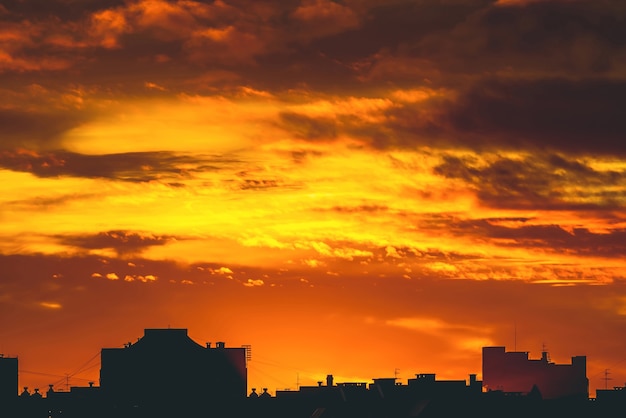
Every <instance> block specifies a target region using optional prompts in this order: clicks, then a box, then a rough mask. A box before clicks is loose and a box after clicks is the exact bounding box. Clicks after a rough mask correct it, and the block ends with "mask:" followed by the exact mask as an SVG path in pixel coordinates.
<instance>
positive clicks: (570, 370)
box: [483, 347, 589, 399]
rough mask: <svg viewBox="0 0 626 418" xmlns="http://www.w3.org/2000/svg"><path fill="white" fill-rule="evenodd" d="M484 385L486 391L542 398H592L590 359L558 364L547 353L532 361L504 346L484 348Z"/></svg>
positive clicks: (525, 355)
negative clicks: (589, 371)
mask: <svg viewBox="0 0 626 418" xmlns="http://www.w3.org/2000/svg"><path fill="white" fill-rule="evenodd" d="M483 385H484V386H485V388H486V389H487V390H498V391H502V392H506V393H519V394H524V395H528V394H530V393H533V394H535V395H540V396H541V397H542V398H543V399H559V398H584V399H587V398H588V397H589V380H588V379H587V358H586V357H585V356H575V357H572V363H571V364H555V363H553V362H551V361H550V360H549V358H548V353H547V352H546V351H543V352H542V355H541V359H537V360H531V359H529V358H528V352H526V351H513V352H506V351H505V347H483Z"/></svg>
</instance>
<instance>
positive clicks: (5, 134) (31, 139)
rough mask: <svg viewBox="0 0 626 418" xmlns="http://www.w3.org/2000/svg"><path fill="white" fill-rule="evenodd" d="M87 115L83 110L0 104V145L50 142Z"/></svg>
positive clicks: (39, 145) (55, 141) (49, 144)
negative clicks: (17, 107)
mask: <svg viewBox="0 0 626 418" xmlns="http://www.w3.org/2000/svg"><path fill="white" fill-rule="evenodd" d="M87 119H88V115H87V114H86V112H83V111H76V110H73V111H63V110H57V111H55V110H30V109H2V108H0V138H2V143H1V144H0V149H2V148H5V149H6V148H9V149H12V148H15V147H18V146H20V147H32V148H39V147H41V146H44V145H45V146H54V144H56V143H58V141H57V140H58V138H59V137H60V135H61V134H63V133H65V132H66V131H68V130H70V129H72V128H75V127H77V126H78V125H80V124H81V123H82V122H85V121H86V120H87Z"/></svg>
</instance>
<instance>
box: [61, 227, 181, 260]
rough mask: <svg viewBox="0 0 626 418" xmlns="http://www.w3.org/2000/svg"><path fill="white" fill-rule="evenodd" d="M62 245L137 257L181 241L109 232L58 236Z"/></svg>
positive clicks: (167, 237)
mask: <svg viewBox="0 0 626 418" xmlns="http://www.w3.org/2000/svg"><path fill="white" fill-rule="evenodd" d="M55 238H56V239H58V240H59V241H60V242H61V243H63V244H66V245H71V246H75V247H80V248H83V249H88V250H94V249H105V248H110V249H113V250H115V252H117V254H118V255H137V254H139V253H141V252H142V251H143V250H146V249H147V248H149V247H153V246H162V245H167V244H168V243H169V242H171V241H175V240H177V239H180V237H174V236H170V235H154V234H145V233H139V232H134V231H107V232H100V233H98V234H96V235H81V236H57V237H55Z"/></svg>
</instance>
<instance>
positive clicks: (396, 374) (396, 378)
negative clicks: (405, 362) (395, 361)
mask: <svg viewBox="0 0 626 418" xmlns="http://www.w3.org/2000/svg"><path fill="white" fill-rule="evenodd" d="M399 371H400V369H398V368H395V369H393V377H394V379H395V380H398V372H399Z"/></svg>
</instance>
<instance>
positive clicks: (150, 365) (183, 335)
mask: <svg viewBox="0 0 626 418" xmlns="http://www.w3.org/2000/svg"><path fill="white" fill-rule="evenodd" d="M246 367H247V366H246V348H244V347H236V348H231V347H226V345H225V343H224V342H218V343H217V344H216V345H215V346H214V347H212V346H211V344H210V343H207V344H206V345H205V346H202V345H200V344H198V343H196V342H195V341H193V340H192V339H191V338H189V336H188V335H187V329H170V328H167V329H146V330H145V331H144V336H143V337H142V338H140V339H139V340H138V341H137V342H136V343H128V344H126V345H125V346H124V348H104V349H102V352H101V368H100V389H101V391H102V396H103V397H104V398H105V399H106V400H107V402H109V403H110V404H111V405H112V406H113V407H114V408H116V409H120V410H127V409H132V410H158V411H162V410H163V409H164V408H174V409H177V410H178V409H181V408H185V409H189V410H193V409H198V408H203V407H206V406H211V407H213V406H219V405H221V404H224V403H233V402H237V401H241V400H242V399H245V398H246V390H247V368H246Z"/></svg>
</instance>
